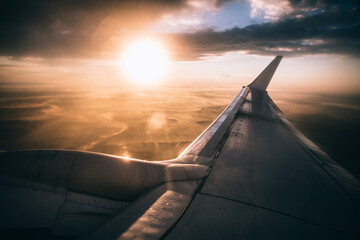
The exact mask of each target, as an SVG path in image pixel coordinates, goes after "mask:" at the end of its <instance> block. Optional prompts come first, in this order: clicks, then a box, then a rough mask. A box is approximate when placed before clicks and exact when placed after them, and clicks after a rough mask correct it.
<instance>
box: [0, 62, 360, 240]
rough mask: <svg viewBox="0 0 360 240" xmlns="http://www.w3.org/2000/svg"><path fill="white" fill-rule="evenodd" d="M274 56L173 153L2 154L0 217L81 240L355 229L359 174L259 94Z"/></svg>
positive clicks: (288, 235) (349, 232) (296, 235)
mask: <svg viewBox="0 0 360 240" xmlns="http://www.w3.org/2000/svg"><path fill="white" fill-rule="evenodd" d="M281 58H282V57H281V56H278V57H276V58H275V59H274V60H273V61H272V62H271V63H270V64H269V66H268V67H267V68H265V70H264V71H263V72H262V73H261V74H260V75H259V76H258V77H257V78H256V79H255V80H254V82H253V83H251V84H250V85H249V86H246V87H243V88H242V90H241V91H240V93H239V94H238V95H237V96H236V98H235V99H234V101H233V102H232V103H231V104H230V105H229V106H228V107H227V108H226V109H225V110H224V112H223V113H222V114H221V115H220V116H219V117H218V118H217V119H216V120H215V121H214V122H213V123H212V124H211V125H210V126H209V127H208V128H207V129H206V130H205V131H204V132H203V133H202V134H201V135H200V136H199V137H198V138H197V139H196V140H195V141H194V142H193V143H192V144H190V146H189V147H188V148H187V149H185V151H184V152H183V153H182V154H181V155H180V156H179V157H178V158H176V159H172V160H168V161H157V162H156V161H155V162H148V161H142V160H136V159H129V158H122V157H118V156H112V155H106V154H97V153H89V152H78V151H60V150H58V151H54V150H53V151H19V152H5V153H0V166H1V168H0V177H1V178H0V183H1V184H0V188H1V192H2V199H1V204H0V210H1V211H2V215H1V216H0V226H1V227H6V229H9V228H10V229H15V230H17V229H23V228H26V229H27V228H37V229H47V232H48V234H49V235H50V236H53V237H59V236H62V237H63V236H70V237H81V238H83V239H314V238H321V239H325V238H326V239H358V238H359V236H360V235H359V231H360V183H359V181H358V180H357V179H355V178H354V177H353V176H352V175H351V174H350V173H349V172H348V171H346V170H345V169H343V168H342V167H341V166H339V165H338V164H337V163H336V162H335V161H334V160H332V159H331V158H330V157H329V156H328V155H327V154H326V153H324V152H323V151H322V150H321V149H320V148H318V147H317V146H316V145H315V144H314V143H312V142H311V141H310V140H309V139H307V138H306V137H305V136H304V135H302V134H301V133H300V132H299V131H298V130H297V129H296V128H295V127H294V126H293V125H292V124H291V123H290V122H289V121H288V120H287V119H286V117H285V116H284V114H283V113H282V112H281V111H280V110H279V108H278V107H277V106H276V105H275V103H274V102H273V101H272V100H271V98H270V97H269V96H268V94H267V92H266V88H267V86H268V85H269V83H270V80H271V78H272V76H273V75H274V73H275V70H276V68H277V66H278V65H279V63H280V61H281Z"/></svg>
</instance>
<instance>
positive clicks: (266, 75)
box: [249, 56, 282, 91]
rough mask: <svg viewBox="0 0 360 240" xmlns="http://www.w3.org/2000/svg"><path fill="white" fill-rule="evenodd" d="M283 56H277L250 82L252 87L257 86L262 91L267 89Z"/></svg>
mask: <svg viewBox="0 0 360 240" xmlns="http://www.w3.org/2000/svg"><path fill="white" fill-rule="evenodd" d="M281 59H282V56H276V58H275V59H274V60H272V62H271V63H270V64H269V65H268V66H267V67H266V68H265V69H264V71H262V72H261V73H260V75H259V76H258V77H257V78H256V79H255V80H254V81H253V82H252V83H250V85H249V87H250V88H255V89H258V90H261V91H266V88H267V86H268V85H269V83H270V80H271V78H272V77H273V75H274V73H275V70H276V68H277V66H278V65H279V63H280V61H281Z"/></svg>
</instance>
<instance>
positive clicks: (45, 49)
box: [0, 0, 187, 57]
mask: <svg viewBox="0 0 360 240" xmlns="http://www.w3.org/2000/svg"><path fill="white" fill-rule="evenodd" d="M186 6H187V3H186V1H185V0H171V1H167V0H154V1H146V0H138V1H132V0H108V1H101V0H78V1H71V0H64V1H56V0H33V1H28V0H18V1H11V0H10V1H7V0H6V1H2V2H1V4H0V54H1V55H8V56H40V57H72V56H75V57H92V56H93V55H94V54H95V55H96V54H97V53H98V52H99V51H100V50H101V49H99V47H100V44H98V42H96V44H94V42H93V41H94V34H96V33H99V35H100V36H97V37H98V38H97V39H95V40H97V41H99V40H101V39H102V38H109V37H111V36H109V35H106V36H101V35H104V34H106V29H102V30H101V31H100V32H99V31H98V32H97V28H98V27H99V26H102V25H101V24H102V22H103V21H104V19H106V18H108V17H113V19H115V20H117V21H113V24H114V25H115V26H114V27H116V30H117V31H118V32H121V31H127V30H128V28H131V29H136V28H137V27H140V26H141V25H144V24H146V23H148V22H149V21H153V20H154V19H156V17H159V16H161V14H163V13H164V12H167V11H175V10H176V9H178V8H183V7H186ZM105 27H106V26H105ZM112 30H113V29H112ZM116 33H117V32H114V33H113V34H116Z"/></svg>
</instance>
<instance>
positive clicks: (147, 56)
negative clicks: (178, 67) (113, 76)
mask: <svg viewBox="0 0 360 240" xmlns="http://www.w3.org/2000/svg"><path fill="white" fill-rule="evenodd" d="M121 62H122V68H123V70H124V72H125V74H126V75H127V76H128V77H129V78H131V79H132V80H133V81H135V82H136V83H140V84H152V83H155V82H157V81H158V80H160V79H161V78H162V77H163V76H164V75H165V73H166V72H167V71H168V68H169V60H168V56H167V51H166V49H165V47H164V45H163V44H161V42H160V41H157V40H154V39H149V38H143V39H138V40H135V41H133V42H132V43H131V44H129V45H128V46H127V47H126V48H125V51H124V53H123V55H122V59H121Z"/></svg>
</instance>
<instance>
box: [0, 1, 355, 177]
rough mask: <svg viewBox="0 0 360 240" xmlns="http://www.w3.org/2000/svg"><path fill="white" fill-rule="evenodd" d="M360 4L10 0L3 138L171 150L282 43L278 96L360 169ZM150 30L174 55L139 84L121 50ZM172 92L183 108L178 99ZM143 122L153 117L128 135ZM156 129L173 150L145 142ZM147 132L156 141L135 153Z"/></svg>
mask: <svg viewBox="0 0 360 240" xmlns="http://www.w3.org/2000/svg"><path fill="white" fill-rule="evenodd" d="M359 5H360V3H359V1H352V0H344V1H333V0H320V1H314V0H302V1H300V0H282V1H271V0H270V1H263V0H246V1H245V0H241V1H236V0H174V1H171V0H153V1H148V0H109V1H104V0H103V1H101V0H78V1H70V0H64V1H55V0H48V1H45V0H32V1H27V0H19V1H10V0H4V1H2V2H1V5H0V93H1V95H0V132H1V135H2V136H3V137H2V138H1V139H0V150H13V149H21V148H67V149H82V150H92V151H101V152H107V153H112V154H128V155H129V156H135V157H139V158H141V157H143V158H145V157H146V158H149V159H153V158H156V157H159V156H160V158H162V159H166V158H167V157H174V155H175V156H176V154H178V152H179V151H180V150H181V149H182V148H183V147H184V146H186V144H188V143H189V142H191V141H192V140H193V139H194V138H195V137H196V136H197V135H198V134H199V133H201V131H202V130H203V129H204V128H205V127H206V126H207V125H208V124H209V123H210V122H211V121H212V120H213V119H214V118H215V117H216V116H217V115H218V114H219V113H221V111H222V109H223V108H224V107H225V106H226V105H227V104H228V103H230V102H231V100H232V98H233V97H234V96H235V95H236V93H237V91H238V90H239V89H240V88H241V86H243V85H247V84H249V83H250V82H251V81H252V80H253V79H254V78H255V77H256V76H257V75H258V74H259V73H260V72H261V71H262V70H263V69H264V68H265V67H266V66H267V64H268V63H269V62H270V61H271V60H272V59H273V58H274V57H275V56H276V55H283V56H284V58H283V60H282V62H281V64H280V66H279V68H278V70H277V72H276V73H275V76H274V79H273V81H272V82H271V84H270V86H269V89H268V90H269V93H270V96H271V97H272V98H273V99H274V101H275V102H276V103H277V104H278V105H279V106H280V108H281V109H283V110H284V112H285V114H286V115H287V116H288V117H289V118H290V120H292V121H293V122H294V123H295V124H296V125H297V126H298V127H299V128H300V130H302V131H305V132H306V133H308V135H310V137H312V139H315V140H316V141H317V142H318V143H320V144H321V145H324V146H325V148H327V149H329V151H330V153H334V154H335V153H336V158H337V159H340V161H342V159H345V160H344V161H343V162H345V165H346V164H348V166H349V168H358V169H360V166H359V164H358V163H356V162H354V161H352V162H351V161H350V160H349V159H354V158H356V157H357V156H358V155H355V149H356V148H357V146H358V143H357V142H358V141H356V140H354V139H356V137H355V136H356V135H354V134H355V133H358V132H359V129H360V127H359V120H360V117H359V116H360V115H359V111H360V106H359V95H360V68H359V66H360V12H359V11H360V10H359ZM144 37H150V38H154V39H157V41H158V42H160V43H161V44H162V45H163V47H164V49H166V53H167V55H168V58H169V59H170V63H169V69H168V71H167V73H166V74H165V76H164V77H163V78H162V79H161V81H158V82H156V83H154V84H150V85H149V84H147V85H144V86H142V85H141V84H134V83H133V82H132V81H131V79H129V77H128V76H126V75H125V74H124V72H123V70H122V69H121V67H122V66H121V56H122V54H123V53H124V52H125V51H126V49H128V48H129V47H128V46H129V44H131V43H132V42H134V41H136V39H141V38H144ZM140 57H141V58H145V56H140ZM146 61H148V63H149V64H150V63H151V62H152V60H151V58H150V60H146V59H145V63H146ZM139 71H142V69H139ZM182 96H183V97H184V98H181V97H182ZM166 101H170V102H171V103H172V104H173V105H174V104H175V105H176V103H177V106H178V108H177V109H176V110H171V109H170V107H169V105H168V104H167V103H166ZM194 102H196V103H194ZM100 103H102V104H100ZM134 109H135V110H134ZM159 109H162V110H161V111H160V110H159ZM177 111H178V112H181V111H182V112H184V113H186V114H187V115H186V116H184V115H179V114H178V112H177ZM141 118H142V119H141ZM140 119H141V120H140ZM309 119H311V121H310V120H309ZM140 123H143V124H145V126H147V127H145V128H141V130H139V131H136V132H134V131H135V130H133V132H132V133H133V134H134V135H135V136H137V137H129V136H130V135H131V134H130V133H131V131H130V130H132V129H135V128H136V127H139V126H140V125H141V124H140ZM191 123H192V124H191ZM340 125H342V126H343V125H346V126H347V128H345V127H343V128H339V127H338V126H340ZM159 126H161V127H164V126H166V127H167V130H166V131H163V132H161V131H159ZM337 127H338V132H337V134H334V136H330V137H329V136H328V134H327V133H328V132H329V131H330V130H331V129H334V128H337ZM89 129H90V130H89ZM149 129H150V130H149ZM319 129H320V130H319ZM84 132H86V134H84ZM164 132H166V133H167V135H164ZM181 133H183V134H184V136H182V137H181V136H180V135H181ZM121 134H122V135H121ZM80 136H83V137H80ZM129 138H130V139H129ZM139 139H142V140H139ZM144 139H145V140H144ZM329 139H330V140H331V139H332V140H331V141H330V140H329ZM337 139H343V141H342V142H343V144H339V143H337V142H338V141H337ZM160 140H161V144H163V145H164V144H165V145H166V146H167V147H166V149H170V150H166V151H165V150H163V149H164V148H160V150H159V149H158V150H156V151H155V150H149V149H154V146H157V147H158V146H159V142H160ZM350 140H351V141H350ZM353 140H354V141H355V143H352V142H353ZM126 141H127V142H126ZM329 141H330V142H329ZM144 142H147V144H148V145H146V146H147V147H146V149H148V151H149V152H146V151H145V152H141V153H137V152H136V149H138V148H139V145H137V144H143V145H144ZM349 142H350V143H349ZM130 143H131V144H130ZM345 143H346V144H345ZM161 144H160V145H161ZM339 145H341V146H340V147H339ZM120 148H121V150H119V149H120ZM127 148H128V150H129V151H128V150H126V149H127ZM349 149H350V150H349ZM154 151H155V152H154ZM164 152H165V153H164ZM346 152H350V153H349V154H347V155H346ZM346 159H348V160H346ZM358 171H359V175H360V170H358Z"/></svg>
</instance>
